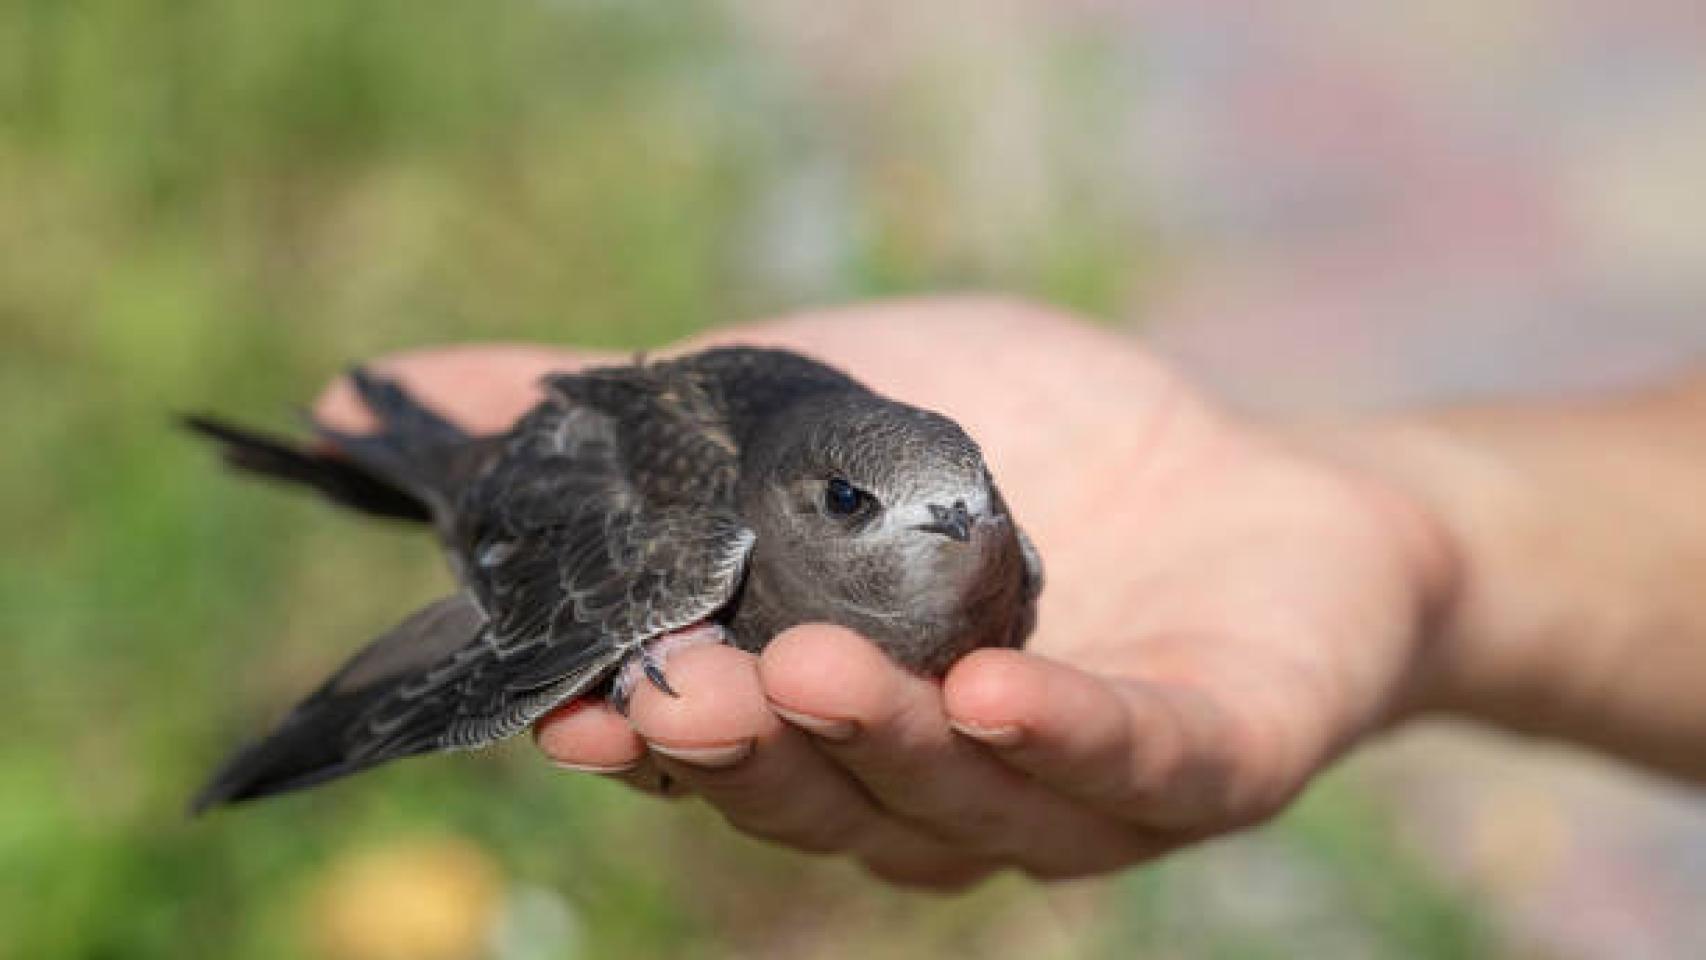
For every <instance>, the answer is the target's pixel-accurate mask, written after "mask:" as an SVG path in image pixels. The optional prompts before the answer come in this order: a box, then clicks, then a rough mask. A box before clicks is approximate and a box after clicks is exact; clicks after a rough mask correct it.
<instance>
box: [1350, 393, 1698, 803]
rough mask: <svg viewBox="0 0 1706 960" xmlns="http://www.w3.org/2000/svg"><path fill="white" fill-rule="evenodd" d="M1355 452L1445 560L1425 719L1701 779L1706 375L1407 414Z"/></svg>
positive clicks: (1427, 663)
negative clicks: (1530, 737)
mask: <svg viewBox="0 0 1706 960" xmlns="http://www.w3.org/2000/svg"><path fill="white" fill-rule="evenodd" d="M1365 453H1366V456H1367V457H1368V458H1369V461H1370V462H1371V463H1375V464H1377V465H1378V469H1381V470H1383V471H1385V472H1387V473H1388V475H1389V476H1390V477H1392V478H1394V479H1396V480H1397V481H1398V482H1399V483H1400V485H1402V486H1406V487H1408V488H1409V489H1410V490H1411V491H1412V492H1413V493H1414V494H1415V495H1417V496H1418V497H1419V498H1420V500H1421V501H1422V502H1423V503H1424V504H1425V505H1426V507H1427V509H1428V510H1429V512H1431V513H1432V514H1433V516H1435V517H1436V518H1437V519H1438V521H1439V523H1440V525H1441V529H1442V530H1443V532H1444V538H1445V541H1446V543H1447V544H1448V545H1449V549H1450V552H1451V554H1452V558H1453V563H1452V566H1453V568H1454V575H1453V576H1452V577H1451V579H1450V586H1449V596H1447V597H1444V598H1443V602H1442V603H1441V605H1440V618H1439V621H1438V623H1437V624H1434V625H1433V626H1432V628H1431V629H1430V630H1429V631H1428V636H1427V637H1426V638H1425V639H1424V641H1423V642H1424V643H1426V644H1428V647H1427V651H1426V655H1425V656H1423V657H1422V658H1421V660H1420V662H1421V663H1423V664H1424V669H1425V672H1426V677H1425V679H1424V681H1423V682H1422V683H1421V684H1420V685H1419V689H1418V696H1417V708H1418V710H1420V711H1425V712H1435V713H1452V714H1458V715H1465V716H1469V717H1472V718H1475V719H1479V720H1484V721H1489V722H1492V723H1495V724H1498V725H1501V726H1504V727H1507V728H1510V729H1514V730H1520V731H1524V732H1529V733H1536V734H1541V735H1546V736H1552V737H1558V738H1561V739H1565V740H1570V741H1575V742H1579V743H1583V744H1587V745H1591V746H1595V747H1598V748H1602V749H1604V750H1606V751H1608V752H1610V753H1613V754H1616V755H1618V756H1621V757H1625V758H1627V759H1630V760H1633V761H1636V762H1639V763H1643V764H1646V765H1649V766H1652V767H1655V768H1658V769H1662V770H1666V771H1669V772H1671V773H1674V774H1678V775H1681V776H1684V777H1688V778H1692V779H1696V780H1706V376H1697V377H1695V378H1693V379H1692V380H1690V381H1687V382H1684V383H1679V384H1676V385H1672V386H1669V387H1666V388H1662V389H1658V390H1654V391H1651V392H1648V393H1644V394H1641V395H1632V396H1628V397H1623V398H1617V399H1610V400H1603V401H1598V402H1579V403H1572V404H1562V403H1558V404H1528V405H1501V406H1488V407H1483V408H1465V409H1458V410H1451V411H1443V412H1438V413H1433V414H1424V415H1420V416H1416V417H1411V418H1405V419H1403V420H1400V421H1397V422H1393V423H1390V424H1387V425H1384V426H1382V427H1380V428H1377V429H1376V430H1374V431H1372V432H1371V433H1370V434H1369V435H1368V437H1367V440H1366V446H1365Z"/></svg>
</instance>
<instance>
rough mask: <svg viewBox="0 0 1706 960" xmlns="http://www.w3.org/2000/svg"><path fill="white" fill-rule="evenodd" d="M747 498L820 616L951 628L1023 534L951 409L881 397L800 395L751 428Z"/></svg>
mask: <svg viewBox="0 0 1706 960" xmlns="http://www.w3.org/2000/svg"><path fill="white" fill-rule="evenodd" d="M753 454H754V456H753V460H752V461H750V462H749V464H748V466H747V468H746V469H744V470H743V475H744V476H743V489H742V499H743V502H744V503H745V505H746V511H745V512H746V514H747V517H748V519H749V521H750V522H752V523H753V525H754V528H755V532H756V533H757V534H758V544H757V547H756V549H757V550H759V551H761V552H762V554H763V556H764V558H765V559H766V560H767V561H768V563H769V564H771V565H778V566H780V568H781V569H780V570H777V571H776V572H775V573H773V575H778V576H781V577H785V578H787V579H789V580H791V581H793V583H794V584H795V586H796V587H797V588H799V589H801V590H810V591H811V592H812V593H813V594H815V595H817V596H821V597H822V598H823V602H824V603H825V604H826V608H825V609H823V610H821V611H817V612H818V613H820V614H821V617H822V619H827V620H832V621H835V622H840V623H843V624H846V625H848V626H852V627H855V628H857V629H860V630H862V631H864V632H867V633H875V634H878V635H879V636H880V634H881V632H883V631H885V630H886V631H887V632H890V633H907V634H909V635H912V636H917V635H919V634H920V633H936V632H941V631H952V630H953V629H955V627H956V624H957V623H958V622H959V621H961V620H963V619H964V617H965V614H966V608H967V606H968V604H970V603H972V602H975V600H976V599H977V596H976V594H977V586H978V581H979V578H980V576H981V575H982V574H983V573H984V572H985V570H986V569H987V568H988V567H989V565H990V564H991V563H992V562H993V561H994V558H995V557H996V556H997V554H998V553H999V550H998V549H997V548H998V547H1000V546H1001V545H1003V544H1004V543H1007V542H1010V541H1011V540H1012V538H1013V537H1014V536H1015V534H1014V532H1013V527H1012V523H1011V521H1010V520H1009V518H1008V516H1007V512H1006V509H1005V506H1004V505H1003V504H1002V502H1001V498H1000V496H999V494H997V493H996V490H995V487H994V485H993V483H992V482H991V480H990V476H989V470H988V468H987V467H986V466H985V465H984V460H983V454H982V452H981V451H980V450H979V449H978V446H977V444H976V443H975V442H973V440H972V439H971V438H970V437H969V436H967V435H966V433H965V431H964V430H962V429H960V426H959V425H958V424H956V423H955V422H954V421H952V420H950V419H948V418H947V417H944V416H941V415H939V414H935V413H931V412H929V411H926V410H920V409H917V408H915V407H911V406H907V405H905V404H902V403H896V402H894V401H890V400H886V399H882V398H879V397H874V396H865V397H854V398H849V397H847V396H846V395H839V396H833V397H826V398H822V399H820V400H817V401H810V402H807V403H804V404H801V405H799V406H798V407H797V408H796V409H793V410H790V411H788V412H787V413H785V414H783V415H781V416H778V417H777V418H775V420H774V422H772V423H770V424H768V425H767V427H766V429H765V430H764V431H763V436H762V437H758V438H755V440H754V443H753Z"/></svg>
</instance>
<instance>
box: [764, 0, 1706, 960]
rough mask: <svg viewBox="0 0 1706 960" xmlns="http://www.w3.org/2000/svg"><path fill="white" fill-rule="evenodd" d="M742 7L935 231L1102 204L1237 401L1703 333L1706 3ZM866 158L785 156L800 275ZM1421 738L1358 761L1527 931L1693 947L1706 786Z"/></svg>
mask: <svg viewBox="0 0 1706 960" xmlns="http://www.w3.org/2000/svg"><path fill="white" fill-rule="evenodd" d="M737 9H738V11H739V14H738V15H739V17H740V18H741V21H742V22H743V23H744V24H745V26H746V28H747V29H749V31H750V34H751V39H752V41H753V44H754V46H755V47H756V48H757V50H758V51H760V53H761V54H763V55H766V56H768V57H769V59H770V68H771V69H775V70H778V71H781V72H783V73H784V74H785V75H788V76H790V77H792V78H793V80H794V81H795V83H796V84H797V86H798V88H799V89H800V90H802V91H803V92H802V94H801V95H802V96H803V97H807V98H808V99H809V100H810V103H811V105H812V107H813V109H817V110H821V111H823V112H824V113H825V114H826V116H827V120H826V122H825V126H826V127H827V128H829V129H832V130H839V131H844V132H843V133H842V134H841V136H844V137H846V138H847V139H848V140H850V141H851V145H844V146H846V149H850V150H852V151H854V152H855V153H857V154H858V155H859V156H861V157H862V158H864V159H866V160H868V161H870V162H869V166H870V168H871V169H875V170H878V171H882V173H881V174H880V176H883V177H886V178H890V179H892V180H893V181H895V182H898V183H901V184H904V185H906V189H903V190H900V191H898V192H899V194H900V195H903V196H906V197H908V198H910V200H912V201H915V202H913V203H911V204H910V207H911V209H909V210H908V211H907V213H908V215H909V217H910V218H911V220H910V221H909V222H914V223H918V224H922V226H919V227H917V228H916V230H915V231H914V234H913V236H914V242H916V243H917V244H918V245H921V246H924V247H931V245H934V246H936V247H940V248H942V249H945V250H948V251H951V252H952V255H953V256H954V257H957V258H959V260H961V261H965V262H969V263H972V264H980V265H985V266H993V267H995V268H999V267H1000V266H1001V265H1002V263H1003V262H1004V258H1010V259H1017V257H1016V256H1015V255H1014V254H1013V253H1012V252H1013V251H1016V250H1023V249H1032V248H1035V247H1036V246H1038V245H1042V244H1046V243H1048V242H1049V239H1050V237H1051V236H1052V235H1053V234H1054V232H1055V231H1056V230H1057V228H1058V226H1059V224H1061V223H1063V222H1074V223H1081V222H1084V221H1085V220H1086V219H1087V220H1088V221H1089V222H1092V223H1094V224H1095V225H1096V230H1097V233H1096V236H1097V237H1098V238H1099V239H1100V242H1101V244H1103V245H1104V246H1106V247H1110V248H1112V250H1113V252H1111V253H1108V254H1107V255H1109V256H1112V257H1115V258H1119V257H1122V256H1123V257H1126V258H1127V259H1128V260H1129V265H1130V266H1129V272H1130V273H1132V274H1134V275H1141V277H1142V279H1141V281H1140V282H1133V283H1131V284H1130V285H1129V286H1128V287H1126V288H1125V289H1127V290H1129V293H1128V294H1127V295H1126V296H1125V299H1124V302H1123V306H1121V307H1119V310H1120V312H1121V313H1122V314H1123V316H1122V319H1123V320H1126V321H1128V322H1129V323H1131V324H1132V325H1133V326H1136V327H1140V328H1141V329H1142V330H1144V331H1145V334H1146V335H1147V336H1148V337H1150V338H1151V339H1152V340H1153V342H1154V343H1155V344H1156V345H1157V346H1158V347H1159V349H1161V350H1162V351H1164V352H1165V353H1167V354H1169V355H1170V356H1171V357H1173V358H1174V360H1175V362H1177V363H1178V364H1180V365H1182V366H1183V367H1184V368H1186V369H1187V370H1189V371H1190V372H1192V373H1193V374H1194V375H1195V376H1197V377H1198V378H1200V379H1201V380H1203V381H1204V382H1206V383H1207V384H1209V385H1210V386H1211V387H1212V388H1213V389H1215V390H1217V391H1218V392H1220V393H1221V394H1222V395H1224V396H1226V397H1228V398H1229V399H1232V400H1233V401H1235V402H1239V403H1243V404H1248V405H1254V406H1258V407H1262V408H1266V409H1286V410H1307V409H1325V410H1343V409H1347V408H1357V407H1365V408H1366V407H1378V406H1384V405H1391V404H1396V403H1404V402H1417V401H1426V400H1439V399H1455V398H1461V397H1468V396H1477V395H1489V394H1509V393H1540V392H1547V391H1559V390H1576V389H1593V388H1602V387H1611V386H1616V385H1619V384H1628V383H1632V382H1639V381H1642V380H1645V379H1650V378H1653V377H1656V376H1661V375H1663V374H1664V373H1665V372H1666V371H1668V370H1674V369H1677V368H1679V367H1681V366H1684V365H1687V364H1691V363H1698V362H1699V361H1700V359H1701V358H1702V357H1703V356H1706V5H1702V4H1701V3H1699V0H1692V2H1665V0H1620V2H1616V3H1612V2H1587V0H1577V2H1563V3H1538V2H1523V0H1506V2H1484V0H1435V2H1431V3H1422V4H1370V3H1353V2H1326V0H1322V2H1305V3H1292V4H1251V3H1207V4H1204V3H1187V2H1183V0H1149V2H1129V3H1121V2H1115V0H1100V2H1093V0H1080V2H1067V3H1052V4H1047V3H1040V2H1037V3H1024V2H1018V0H998V2H996V0H992V2H980V3H966V2H953V0H950V2H945V3H933V4H911V3H901V2H896V0H887V2H873V3H866V4H858V5H835V6H830V5H821V4H789V3H781V2H779V0H769V2H764V3H756V4H742V5H739V6H738V7H737ZM920 155H923V156H925V157H927V158H928V160H929V163H927V164H926V163H922V162H919V160H918V158H919V157H920ZM933 170H945V171H947V173H946V174H943V175H936V176H937V177H938V179H936V180H932V179H931V177H932V176H933V175H932V174H931V173H930V171H933ZM850 175H852V176H856V174H848V173H847V171H845V170H842V169H839V168H837V167H836V166H835V162H834V160H833V159H825V160H824V161H823V162H822V163H821V164H819V163H815V162H814V161H811V160H809V159H808V160H807V161H805V162H803V163H802V164H801V166H800V168H799V169H798V170H796V171H794V174H793V176H792V177H789V176H784V177H783V178H782V179H781V181H780V185H779V186H778V188H777V191H778V202H777V208H778V210H780V211H785V214H781V215H779V217H778V220H777V223H776V224H772V228H773V229H774V230H775V231H776V236H777V237H780V238H781V240H779V241H778V242H777V243H776V244H774V245H773V246H772V248H771V249H774V250H779V251H791V252H790V253H788V255H787V256H779V257H778V259H777V263H779V264H781V266H779V267H777V268H776V270H777V272H778V274H779V275H780V277H781V280H780V281H779V282H781V283H782V284H783V285H784V286H786V285H787V284H789V283H792V284H794V285H795V288H796V290H797V291H799V292H801V293H803V294H807V295H809V294H810V293H811V292H812V291H813V289H814V288H813V285H812V284H813V280H812V276H813V274H812V270H813V267H812V264H813V263H817V262H822V261H825V260H827V259H831V258H832V257H833V250H834V248H835V245H836V243H837V242H838V240H837V237H838V236H841V235H842V234H844V233H845V232H846V231H848V230H850V229H854V228H852V227H849V226H848V225H847V224H845V223H838V222H837V221H835V219H834V218H833V217H827V216H815V217H814V216H813V214H812V211H814V210H817V211H822V210H825V209H831V208H833V207H834V206H835V205H834V203H832V202H828V201H823V197H825V196H833V195H835V194H836V193H837V191H841V192H847V191H855V190H857V189H858V187H857V185H856V184H854V185H849V184H848V183H846V178H847V177H848V176H850ZM891 186H892V184H891ZM893 192H894V191H891V193H893ZM790 218H792V219H790ZM801 250H805V251H818V253H817V254H816V255H815V259H814V258H813V256H806V255H801V254H800V253H799V252H798V251H801ZM826 251H827V252H826ZM1124 251H1129V253H1126V252H1124ZM956 262H957V261H956ZM1406 739H1407V740H1411V741H1417V742H1412V743H1407V744H1404V745H1401V746H1400V748H1398V749H1396V750H1388V751H1384V752H1383V751H1379V750H1376V751H1371V752H1370V758H1369V759H1368V760H1366V761H1364V765H1365V766H1367V767H1368V777H1369V779H1370V781H1371V782H1373V783H1375V784H1376V785H1377V786H1384V787H1388V788H1390V795H1391V797H1392V798H1393V800H1392V802H1393V803H1395V804H1398V805H1400V806H1401V807H1402V808H1403V809H1404V810H1405V811H1406V815H1405V819H1406V822H1410V823H1413V824H1414V825H1415V831H1416V836H1415V837H1414V838H1413V839H1414V841H1415V843H1416V844H1417V845H1418V846H1419V847H1420V848H1421V849H1424V850H1426V851H1427V852H1428V854H1429V855H1430V856H1431V857H1433V858H1434V859H1435V860H1436V861H1437V862H1438V863H1440V864H1441V865H1442V868H1443V869H1447V870H1449V871H1451V872H1452V873H1453V874H1454V875H1456V876H1458V877H1460V878H1461V880H1462V882H1463V883H1464V884H1466V885H1467V886H1468V887H1469V888H1470V889H1474V890H1477V891H1481V892H1484V893H1485V895H1486V898H1487V900H1488V901H1489V902H1491V903H1492V904H1494V905H1495V907H1496V908H1497V909H1498V912H1499V913H1500V914H1501V916H1502V917H1503V919H1504V921H1505V924H1506V926H1507V927H1508V932H1509V934H1510V936H1511V937H1512V940H1513V943H1514V944H1515V948H1514V949H1515V951H1516V952H1517V953H1518V954H1527V953H1529V952H1531V951H1532V950H1536V949H1540V950H1545V951H1546V952H1547V953H1549V954H1552V955H1557V956H1565V957H1594V958H1617V960H1629V958H1648V957H1652V958H1662V957H1691V956H1706V912H1703V911H1701V910H1700V909H1699V905H1700V904H1701V903H1706V806H1703V804H1702V802H1701V797H1700V795H1699V794H1698V793H1692V792H1686V791H1682V790H1678V789H1674V788H1670V787H1667V786H1663V785H1658V784H1653V783H1649V782H1647V781H1644V780H1641V779H1639V778H1637V777H1634V776H1631V775H1628V774H1627V773H1625V772H1624V771H1621V770H1617V769H1613V768H1612V767H1611V766H1610V765H1607V764H1602V763H1599V762H1597V761H1589V760H1584V759H1581V758H1576V757H1572V756H1568V755H1555V754H1552V753H1545V754H1540V753H1538V752H1536V751H1534V750H1532V749H1524V748H1519V747H1513V746H1511V745H1509V744H1506V743H1503V742H1498V743H1490V742H1488V740H1487V738H1484V737H1482V736H1481V735H1478V734H1473V733H1468V732H1454V733H1449V734H1440V733H1436V732H1424V733H1422V734H1419V735H1414V736H1409V737H1407V738H1406Z"/></svg>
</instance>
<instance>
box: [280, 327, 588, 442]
mask: <svg viewBox="0 0 1706 960" xmlns="http://www.w3.org/2000/svg"><path fill="white" fill-rule="evenodd" d="M615 359H617V358H616V357H615V356H614V355H611V354H600V353H582V352H571V351H564V350H553V349H549V348H547V347H538V346H527V345H519V344H516V345H503V344H499V345H483V346H474V347H436V348H432V349H426V350H414V351H409V352H405V353H396V354H391V355H389V356H386V357H381V358H379V359H377V360H374V361H373V362H372V363H370V364H369V366H370V367H371V368H372V369H373V370H375V371H377V372H380V373H383V374H385V375H387V376H391V377H395V378H397V380H399V381H401V382H402V384H403V386H405V387H407V388H408V389H409V390H410V391H411V392H413V393H414V394H415V396H416V397H418V398H419V399H420V400H421V402H423V403H425V404H426V405H427V406H429V407H431V408H433V409H434V410H436V411H438V412H439V413H442V414H443V415H444V416H446V417H448V418H449V419H451V420H453V421H455V422H456V423H457V424H458V425H460V426H461V427H463V428H464V429H466V430H470V431H472V432H474V433H494V432H497V431H499V430H503V429H505V428H507V427H508V426H509V425H510V424H511V423H513V422H514V421H515V418H516V417H518V416H520V415H521V414H522V413H524V412H526V411H527V409H528V408H529V407H531V406H533V405H534V404H535V403H538V402H539V399H540V397H541V396H542V394H541V392H540V388H539V380H540V378H541V377H543V376H544V375H545V374H547V373H551V372H553V371H558V370H577V369H580V368H582V367H586V366H590V365H594V364H599V363H606V362H610V361H612V360H615ZM314 415H315V416H316V417H317V418H319V419H321V420H323V421H324V422H325V423H326V424H327V425H328V426H332V427H336V428H338V429H340V430H348V431H352V432H358V433H359V432H364V431H369V430H372V429H373V428H374V427H375V423H374V420H373V416H372V414H371V413H369V412H368V410H367V408H366V406H364V405H363V404H362V402H361V400H360V399H359V398H358V397H357V396H356V393H355V389H354V388H353V387H352V386H351V385H350V382H349V378H348V377H339V378H338V379H337V380H335V381H333V382H332V383H331V384H330V385H329V386H328V387H327V388H326V389H325V391H324V392H322V393H321V394H320V397H319V399H318V400H316V401H315V403H314Z"/></svg>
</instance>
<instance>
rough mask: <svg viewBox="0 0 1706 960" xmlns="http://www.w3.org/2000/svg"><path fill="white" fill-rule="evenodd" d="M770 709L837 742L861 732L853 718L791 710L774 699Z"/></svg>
mask: <svg viewBox="0 0 1706 960" xmlns="http://www.w3.org/2000/svg"><path fill="white" fill-rule="evenodd" d="M770 709H771V710H774V711H775V712H776V715H777V716H778V717H781V718H782V719H784V720H786V721H788V722H789V723H791V724H793V725H794V726H796V727H799V728H800V729H801V730H804V731H805V732H807V733H809V734H811V735H812V736H814V737H822V738H823V739H825V740H833V741H835V742H836V743H846V742H847V741H849V740H851V739H853V736H854V735H855V734H857V733H858V732H859V725H858V724H856V723H854V722H853V721H851V720H838V719H833V718H830V717H820V716H818V715H817V714H815V713H801V712H800V711H798V710H790V709H788V708H787V707H784V706H782V705H781V704H779V703H776V702H774V701H772V702H771V704H770Z"/></svg>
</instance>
